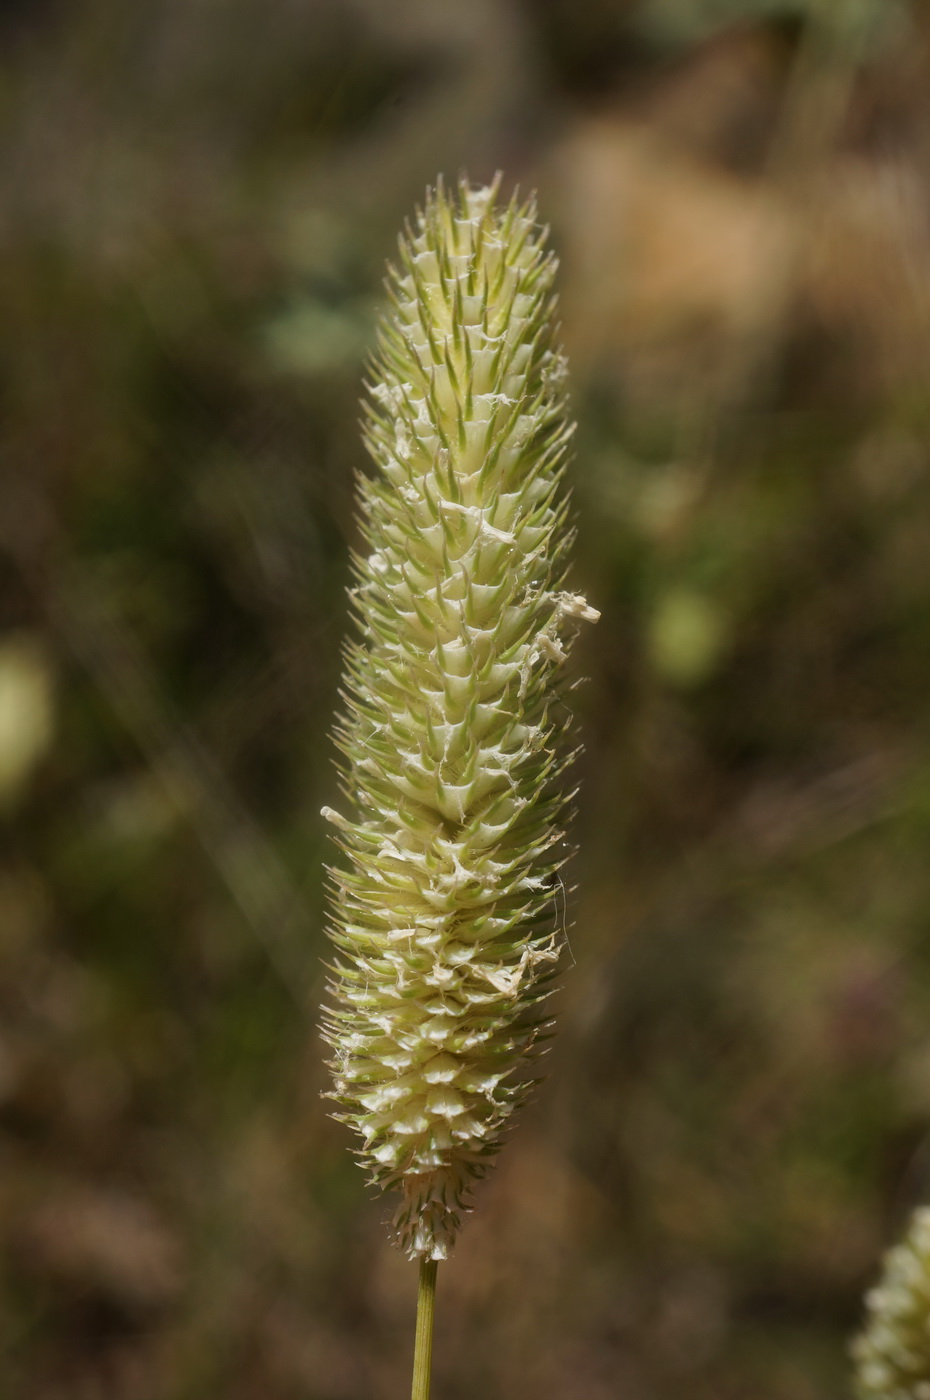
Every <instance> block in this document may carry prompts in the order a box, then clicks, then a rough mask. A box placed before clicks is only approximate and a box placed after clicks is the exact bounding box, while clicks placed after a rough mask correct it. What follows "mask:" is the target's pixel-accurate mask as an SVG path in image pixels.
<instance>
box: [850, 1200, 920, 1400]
mask: <svg viewBox="0 0 930 1400" xmlns="http://www.w3.org/2000/svg"><path fill="white" fill-rule="evenodd" d="M865 1302H866V1308H867V1311H868V1317H867V1320H866V1325H865V1328H864V1329H863V1332H862V1334H861V1336H859V1337H857V1339H856V1341H855V1342H854V1343H853V1357H854V1359H855V1363H856V1393H857V1394H858V1396H859V1397H860V1400H930V1208H928V1207H927V1206H922V1207H921V1208H920V1209H919V1210H916V1211H915V1212H914V1215H913V1217H912V1219H911V1223H910V1225H909V1227H908V1232H907V1234H906V1236H905V1237H904V1240H903V1242H902V1243H901V1244H899V1245H896V1246H895V1248H894V1249H892V1250H889V1252H888V1254H887V1255H886V1256H885V1264H884V1270H883V1273H882V1278H881V1282H880V1283H879V1284H878V1287H877V1288H873V1289H871V1291H870V1292H869V1293H867V1294H866V1299H865Z"/></svg>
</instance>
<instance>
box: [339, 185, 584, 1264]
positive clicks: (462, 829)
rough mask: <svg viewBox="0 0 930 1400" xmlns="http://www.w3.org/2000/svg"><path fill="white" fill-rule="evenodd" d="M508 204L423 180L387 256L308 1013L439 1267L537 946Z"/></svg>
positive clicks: (568, 619)
mask: <svg viewBox="0 0 930 1400" xmlns="http://www.w3.org/2000/svg"><path fill="white" fill-rule="evenodd" d="M544 243H545V232H544V231H543V230H541V229H539V228H538V227H537V224H536V210H535V204H534V203H533V201H528V202H526V203H520V202H518V201H517V200H516V199H514V200H511V202H510V203H508V204H506V205H503V206H501V205H499V203H498V188H497V184H496V183H495V184H494V185H492V186H491V187H488V188H473V187H471V186H470V185H468V184H467V183H462V184H461V185H460V187H459V189H458V192H457V195H447V194H446V193H445V192H444V190H443V189H442V187H441V186H440V187H439V188H437V190H436V191H435V192H433V193H431V194H430V195H429V196H428V198H427V203H426V207H425V209H424V210H423V211H422V212H421V213H419V214H418V216H417V219H416V227H415V228H414V229H413V230H409V229H408V231H407V234H406V236H405V237H402V238H401V240H400V257H399V261H398V264H397V266H396V267H392V268H390V269H389V278H388V288H389V306H388V310H387V311H386V313H385V315H384V317H383V318H382V321H381V325H380V331H379V342H378V347H379V348H378V351H377V355H376V358H375V360H374V363H373V365H372V367H371V370H370V382H369V384H368V386H367V387H368V400H367V404H366V439H367V446H368V450H369V452H370V455H371V457H372V459H373V462H374V466H375V471H374V473H373V474H372V475H370V476H365V477H364V478H363V479H362V480H361V482H360V485H359V500H360V507H361V509H360V517H361V534H362V539H363V545H364V547H363V549H362V550H361V551H360V552H359V554H358V556H357V557H356V558H355V559H354V574H355V579H354V583H355V586H354V587H353V589H352V590H351V596H352V602H353V605H354V612H355V620H356V624H357V632H356V634H355V636H354V637H353V639H352V640H351V641H350V642H349V643H348V646H347V653H346V669H345V681H344V689H343V692H342V694H343V701H344V710H343V712H342V714H341V716H340V718H339V719H338V720H337V727H336V738H337V744H338V747H339V750H340V753H341V777H342V788H343V793H344V798H345V807H344V811H343V812H342V813H337V812H334V811H332V810H331V809H329V808H326V809H324V815H326V816H327V817H328V818H329V820H330V821H331V822H332V823H333V824H334V826H335V828H336V832H335V838H336V841H337V843H338V845H339V846H340V847H341V851H342V858H341V860H340V861H339V862H337V864H336V866H335V867H334V868H333V869H332V870H331V872H330V876H331V885H332V929H331V933H332V939H333V941H334V943H335V945H336V948H337V950H338V954H337V962H336V965H335V966H334V968H333V976H332V980H331V983H330V988H329V996H330V999H329V1004H328V1006H327V1008H326V1010H325V1034H326V1037H327V1040H328V1042H329V1044H330V1046H331V1047H332V1051H333V1060H332V1067H333V1071H334V1076H335V1091H334V1094H333V1097H334V1098H335V1099H336V1100H337V1101H338V1103H339V1105H340V1113H339V1116H340V1117H342V1118H344V1119H345V1121H347V1122H349V1123H350V1124H351V1125H352V1126H353V1127H354V1128H355V1129H356V1130H357V1131H358V1133H359V1134H360V1135H361V1138H362V1143H363V1145H362V1148H361V1151H360V1156H361V1157H362V1159H363V1162H364V1163H365V1164H366V1165H367V1166H368V1167H369V1168H370V1170H371V1173H372V1176H373V1179H374V1180H375V1181H376V1182H378V1183H379V1184H380V1185H381V1186H383V1187H385V1188H396V1189H397V1190H398V1191H400V1192H401V1193H402V1194H401V1201H400V1205H399V1207H398V1209H397V1213H396V1215H395V1218H394V1225H395V1230H396V1235H397V1238H398V1240H399V1243H400V1244H401V1246H402V1247H403V1248H404V1250H405V1251H406V1252H407V1254H408V1255H409V1256H410V1257H412V1258H420V1259H421V1260H435V1259H441V1258H444V1257H445V1255H446V1253H447V1252H448V1249H449V1247H450V1245H451V1243H452V1241H453V1240H454V1237H455V1234H456V1231H457V1229H458V1226H459V1222H460V1217H461V1213H462V1210H463V1208H464V1207H465V1206H466V1205H467V1202H468V1196H469V1187H470V1184H471V1182H472V1181H473V1179H474V1178H476V1177H479V1176H481V1175H482V1174H483V1172H484V1171H485V1169H486V1168H487V1166H488V1164H489V1161H490V1159H491V1157H492V1156H493V1154H494V1153H495V1151H496V1150H497V1149H498V1147H499V1146H500V1143H501V1135H502V1130H503V1128H504V1125H505V1123H506V1121H507V1119H508V1117H509V1115H510V1114H511V1112H512V1111H513V1108H514V1106H515V1105H516V1104H517V1103H518V1102H519V1101H520V1100H521V1098H522V1097H523V1096H524V1094H525V1092H526V1090H527V1088H528V1086H529V1083H530V1074H531V1061H532V1057H533V1054H534V1051H536V1050H537V1049H538V1045H539V1040H540V1032H541V1029H542V1028H543V1026H544V1025H545V1024H546V1021H545V1014H544V1009H543V1008H542V1005H541V1003H542V1001H543V999H544V998H545V996H546V995H547V993H548V991H549V990H551V983H552V977H553V972H554V967H555V963H556V961H557V958H558V955H559V945H560V925H561V923H562V918H563V916H562V910H561V906H560V903H559V901H558V900H557V895H559V892H560V886H561V879H560V874H559V870H560V867H561V865H562V864H563V861H564V859H565V856H566V841H565V824H566V820H567V816H568V810H569V807H570V805H571V796H572V794H571V792H570V790H569V784H568V780H567V777H566V767H567V764H568V762H569V760H570V758H571V744H570V741H569V737H568V727H569V714H568V710H567V708H566V705H565V699H564V696H563V689H564V667H563V663H564V661H565V657H566V650H567V643H568V641H569V640H570V638H571V636H572V634H573V632H574V631H575V628H576V624H577V621H578V620H579V619H591V620H593V619H594V618H596V617H597V614H596V613H595V612H594V610H593V609H591V608H589V607H588V605H587V603H586V602H585V600H584V598H582V597H580V596H578V595H577V594H574V593H572V592H569V591H567V589H566V583H565V574H566V564H567V552H568V549H569V545H570V542H571V531H570V529H569V526H568V524H567V519H566V514H567V498H566V494H565V491H564V490H563V489H562V483H561V478H562V474H563V469H564V463H565V458H566V450H567V447H568V444H569V439H570V436H571V431H572V428H571V425H570V424H569V423H568V421H567V416H566V402H565V390H564V386H565V361H564V358H563V356H562V354H561V351H560V350H559V348H558V345H557V344H556V343H555V339H554V335H555V330H554V301H553V292H552V284H553V277H554V274H555V269H556V263H555V259H554V258H553V256H552V255H551V253H548V252H546V251H545V248H544Z"/></svg>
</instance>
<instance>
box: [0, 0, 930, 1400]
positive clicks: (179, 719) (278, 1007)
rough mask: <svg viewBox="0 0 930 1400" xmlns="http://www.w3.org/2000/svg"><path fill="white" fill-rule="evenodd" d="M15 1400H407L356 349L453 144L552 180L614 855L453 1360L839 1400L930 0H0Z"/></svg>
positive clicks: (589, 885) (444, 1315)
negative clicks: (363, 1015)
mask: <svg viewBox="0 0 930 1400" xmlns="http://www.w3.org/2000/svg"><path fill="white" fill-rule="evenodd" d="M0 73H2V80H0V109H2V113H3V118H4V121H3V130H2V135H0V161H2V165H3V190H4V194H3V199H2V206H0V238H2V253H3V255H2V259H0V311H2V343H0V461H2V467H0V1339H2V1349H3V1362H2V1368H3V1393H4V1396H6V1397H9V1400H211V1397H217V1400H218V1398H219V1397H223V1400H253V1398H254V1400H259V1397H261V1400H362V1397H365V1400H389V1398H392V1397H396V1396H400V1395H404V1394H406V1393H407V1387H408V1384H409V1381H408V1367H409V1359H410V1352H411V1336H412V1332H411V1329H412V1315H413V1294H414V1278H413V1272H412V1270H411V1268H410V1266H409V1265H407V1264H406V1262H405V1261H404V1260H403V1259H402V1258H400V1256H398V1255H397V1254H396V1253H395V1252H394V1251H392V1249H391V1248H390V1247H389V1245H388V1244H387V1243H386V1239H385V1233H384V1230H383V1228H382V1225H383V1217H384V1215H385V1207H384V1204H383V1203H382V1202H379V1201H376V1200H372V1199H371V1198H370V1196H368V1195H366V1192H365V1190H364V1187H363V1182H362V1177H361V1175H360V1173H359V1171H358V1169H357V1167H356V1166H355V1164H354V1162H353V1160H352V1158H351V1156H350V1151H349V1148H350V1146H351V1143H350V1140H349V1135H348V1133H347V1131H346V1130H344V1129H343V1128H341V1127H339V1126H338V1125H336V1124H333V1123H332V1122H331V1121H330V1120H329V1119H328V1117H327V1116H326V1107H325V1104H324V1103H323V1102H322V1101H321V1099H320V1091H321V1090H322V1089H323V1088H325V1087H326V1075H325V1071H324V1069H323V1066H322V1058H323V1053H322V1048H321V1046H320V1043H319V1041H318V1039H317V1036H316V1031H315V1026H314V1021H315V1015H316V1004H317V1001H318V997H319V992H320V987H321V971H320V958H321V956H322V955H323V954H324V944H323V938H322V932H321V916H322V899H321V874H320V871H321V862H322V860H323V859H324V856H325V847H326V843H325V838H324V833H323V830H322V825H323V824H322V822H321V819H320V817H319V809H320V806H321V805H322V804H323V803H324V802H327V801H332V800H333V797H334V788H335V783H334V776H333V771H332V763H331V747H330V744H329V742H328V739H327V737H326V736H327V729H328V726H329V722H330V715H331V712H332V708H333V704H334V698H335V687H336V684H337V675H338V668H339V642H340V638H341V636H342V633H343V630H344V626H345V617H346V614H345V601H344V592H343V590H344V585H345V581H346V574H347V568H346V558H347V549H348V546H349V544H350V542H351V539H352V533H353V525H352V477H353V472H354V471H355V470H356V469H357V468H358V467H360V466H361V465H362V463H363V457H362V451H361V447H360V444H359V439H358V432H357V428H356V416H357V398H358V394H359V387H360V379H361V375H362V364H363V358H364V354H365V351H366V348H367V346H368V344H369V343H370V338H371V329H372V323H373V316H374V314H375V312H376V308H377V305H378V300H379V297H380V283H381V276H382V270H383V263H384V259H385V257H386V256H387V255H389V254H390V252H391V250H392V248H393V246H394V239H395V236H396V231H397V229H398V227H399V226H400V224H401V221H402V220H403V218H404V217H405V216H406V215H407V214H408V212H409V211H410V209H411V208H412V206H413V204H414V202H415V201H416V200H417V199H419V198H421V197H422V193H423V190H424V187H425V185H426V184H427V182H430V181H432V180H434V179H435V176H436V174H437V173H438V172H439V171H444V172H445V173H446V175H447V176H451V177H454V176H455V175H456V173H457V172H458V171H459V170H460V169H467V170H468V171H469V173H470V174H471V175H472V176H473V177H474V178H484V177H488V176H490V175H491V174H492V173H493V172H494V170H495V169H497V168H499V167H500V168H502V169H504V171H505V172H506V179H507V182H508V184H511V183H515V182H519V183H520V185H521V186H522V187H524V188H528V187H536V188H537V189H538V191H539V197H540V204H541V207H542V210H543V213H544V216H545V217H546V218H547V219H550V220H551V222H552V225H553V237H554V240H555V242H556V245H557V247H558V249H559V252H560V254H561V256H562V292H563V311H564V334H565V339H566V342H567V345H568V349H569V351H570V354H571V359H572V364H573V370H574V374H573V386H574V404H575V410H576V413H577V416H578V418H579V421H580V424H581V427H580V433H579V438H578V460H577V468H576V472H575V483H576V486H575V497H576V503H577V508H578V523H579V546H578V552H577V559H578V567H577V575H576V577H577V584H578V587H579V588H583V589H584V590H585V592H586V593H587V594H588V596H589V598H590V599H591V601H592V602H593V603H594V604H595V605H596V606H597V607H599V608H600V609H601V610H602V612H603V619H602V621H601V623H600V624H599V625H598V627H597V628H596V629H594V630H592V631H591V633H590V635H589V636H588V637H587V638H586V641H585V643H584V645H585V646H586V647H587V653H586V655H585V656H584V657H583V660H582V662H581V665H580V667H579V669H583V670H584V671H585V672H586V673H587V675H588V676H589V677H590V679H589V680H588V682H587V683H586V684H584V685H583V686H580V687H579V689H578V691H577V701H578V708H579V710H580V713H581V723H582V726H583V731H584V735H585V742H586V752H585V755H584V758H583V760H582V762H581V770H582V771H581V774H580V776H581V780H582V798H581V817H580V822H579V831H578V834H579V841H580V846H581V853H580V856H579V858H578V859H577V861H576V862H575V864H574V867H573V878H574V880H575V881H576V883H577V885H578V892H577V893H576V894H575V895H574V896H573V898H572V900H571V901H570V908H569V918H570V920H573V924H572V928H571V933H570V940H571V956H570V957H567V958H566V967H565V976H564V991H563V992H562V993H560V996H559V1007H558V1010H559V1019H560V1030H559V1035H558V1037H557V1039H556V1041H555V1042H554V1045H553V1049H552V1053H551V1054H550V1056H549V1059H548V1066H549V1073H548V1078H547V1081H546V1084H545V1087H544V1088H543V1089H542V1090H541V1091H540V1092H539V1094H538V1095H537V1098H536V1101H535V1103H534V1105H533V1106H532V1108H531V1109H530V1110H529V1111H528V1112H527V1113H526V1114H525V1115H524V1116H523V1118H522V1121H521V1122H520V1124H519V1127H518V1129H517V1131H516V1132H515V1134H514V1135H513V1137H512V1140H511V1142H510V1143H509V1146H508V1148H507V1151H506V1152H505V1153H504V1155H503V1156H502V1158H501V1160H500V1163H499V1165H498V1167H497V1168H496V1170H495V1173H494V1175H493V1177H492V1178H491V1179H489V1181H488V1182H487V1183H486V1185H485V1186H484V1188H483V1189H482V1191H481V1193H480V1198H479V1209H478V1210H477V1211H476V1213H475V1215H474V1216H473V1217H472V1219H471V1220H470V1222H469V1225H468V1228H467V1229H466V1231H465V1232H464V1236H463V1239H462V1242H461V1245H460V1247H459V1249H458V1252H457V1255H456V1257H455V1259H454V1261H453V1262H452V1263H451V1264H449V1265H448V1266H446V1267H444V1269H443V1271H442V1277H441V1282H440V1289H441V1304H440V1310H439V1319H438V1338H437V1381H436V1390H437V1395H438V1396H440V1397H443V1400H465V1397H469V1400H471V1398H472V1397H475V1396H481V1397H488V1400H494V1398H495V1397H498V1396H500V1397H503V1396H507V1397H508V1400H530V1397H533V1400H555V1398H556V1397H559V1400H571V1398H572V1397H585V1400H609V1398H610V1400H612V1398H613V1397H617V1398H618V1400H684V1398H685V1397H688V1400H711V1397H713V1400H729V1398H731V1397H732V1400H737V1398H738V1397H749V1396H751V1397H753V1400H827V1398H828V1397H838V1396H841V1395H843V1394H844V1393H846V1392H847V1388H848V1381H847V1369H848V1368H847V1360H846V1346H847V1339H848V1336H849V1333H850V1331H851V1330H852V1329H854V1328H855V1326H856V1325H857V1320H858V1317H859V1307H860V1303H859V1300H860V1296H861V1292H862V1290H863V1288H864V1287H865V1286H866V1284H867V1283H868V1281H869V1280H870V1279H871V1277H872V1276H873V1275H874V1272H875V1270H876V1268H877V1260H878V1255H879V1252H880V1250H881V1249H882V1247H883V1246H884V1244H885V1243H886V1242H887V1241H888V1239H889V1237H890V1236H891V1235H892V1234H893V1233H894V1232H895V1231H896V1230H897V1228H898V1227H899V1225H900V1222H901V1221H902V1219H903V1217H904V1214H905V1213H906V1211H907V1209H908V1208H909V1207H910V1205H911V1204H912V1203H914V1202H915V1201H917V1200H920V1199H926V1198H928V1196H930V1136H928V1126H930V860H928V854H927V853H928V844H930V700H928V697H930V472H928V452H930V14H928V7H926V6H925V5H923V4H916V3H912V4H908V3H904V0H901V3H895V0H819V3H815V0H794V3H789V2H788V0H583V2H582V3H579V0H522V3H520V0H468V3H467V4H462V3H460V0H222V3H220V0H155V3H152V4H147V5H132V4H130V5H127V4H123V3H120V0H85V3H83V4H82V3H78V0H41V3H40V0H31V3H25V0H4V3H3V4H2V6H0Z"/></svg>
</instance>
